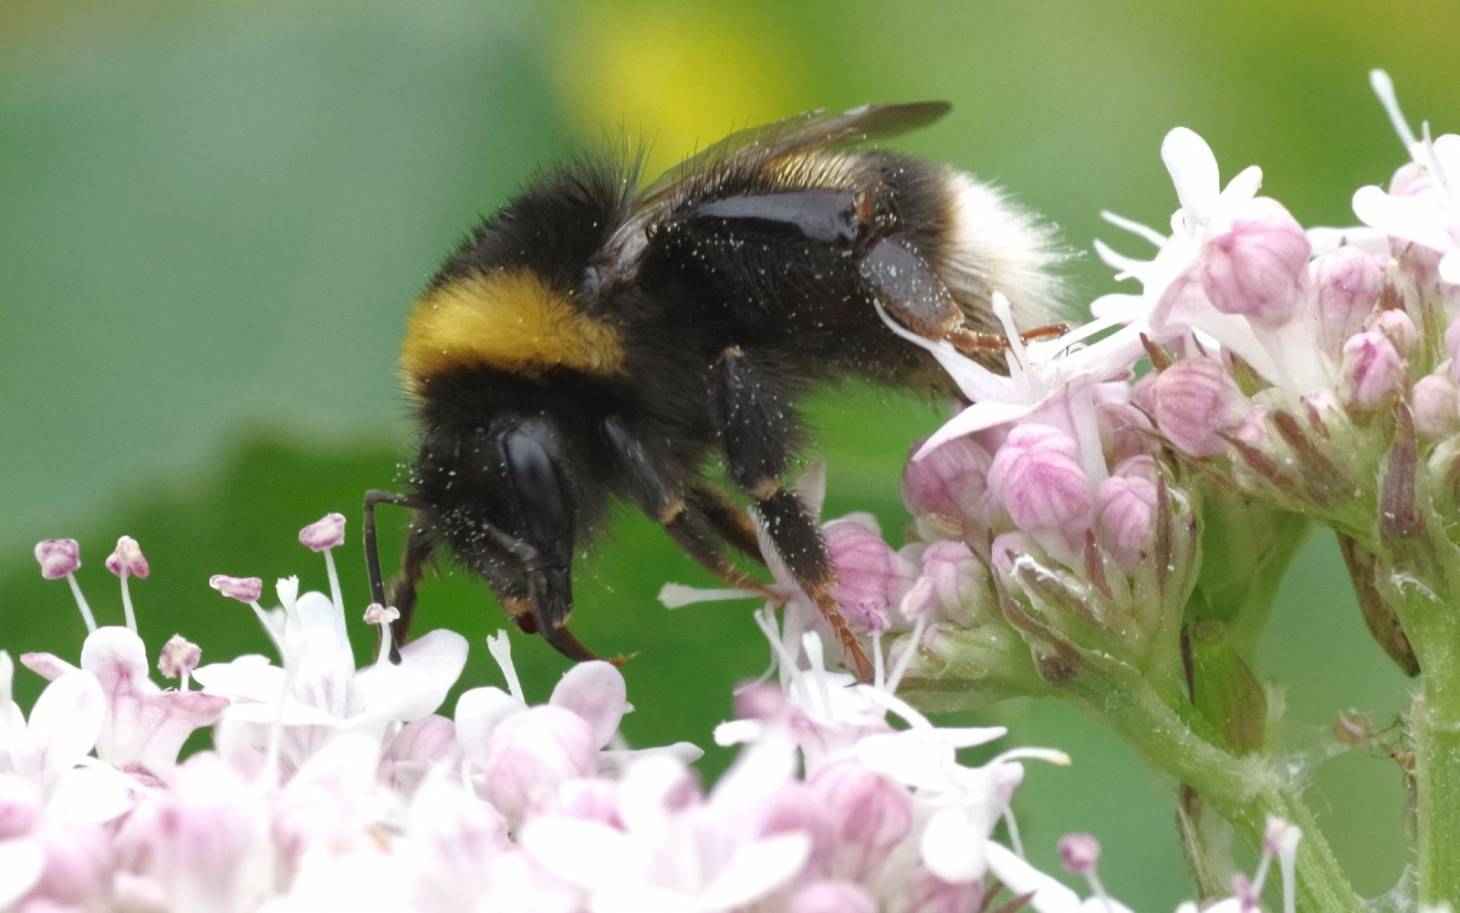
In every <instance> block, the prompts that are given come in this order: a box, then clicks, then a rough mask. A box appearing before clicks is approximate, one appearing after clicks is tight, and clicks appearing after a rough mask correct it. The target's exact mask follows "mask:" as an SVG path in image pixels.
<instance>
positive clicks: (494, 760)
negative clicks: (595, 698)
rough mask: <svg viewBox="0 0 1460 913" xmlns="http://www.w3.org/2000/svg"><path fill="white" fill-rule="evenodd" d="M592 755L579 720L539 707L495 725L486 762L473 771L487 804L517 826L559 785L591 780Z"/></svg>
mask: <svg viewBox="0 0 1460 913" xmlns="http://www.w3.org/2000/svg"><path fill="white" fill-rule="evenodd" d="M597 749H598V746H597V745H595V744H594V741H593V731H592V730H591V729H589V727H588V724H587V723H586V722H584V721H583V719H582V718H581V717H579V716H578V715H577V714H576V713H573V712H571V711H569V710H564V709H563V708H561V707H554V706H552V705H550V704H544V705H541V706H537V707H531V708H529V709H527V710H525V711H522V712H521V713H514V714H512V715H511V716H509V717H507V718H506V719H504V720H502V722H500V723H498V724H497V727H496V729H494V730H493V731H492V735H491V740H490V742H489V744H488V746H487V751H486V756H485V758H484V759H483V760H482V761H481V763H480V764H474V765H473V767H474V768H475V769H476V770H479V771H480V772H481V774H482V777H483V779H484V781H485V784H486V796H487V799H488V800H489V801H491V803H492V804H493V805H495V806H496V807H497V810H498V811H500V812H501V813H502V814H503V815H505V816H506V817H507V818H509V819H512V820H521V818H522V815H523V814H524V813H525V812H526V811H527V810H528V809H529V808H531V807H532V806H534V805H536V804H537V803H540V802H543V801H545V800H547V799H548V798H549V797H550V796H551V795H552V793H553V790H555V789H556V788H557V786H558V784H560V783H563V782H565V781H567V780H571V779H575V778H577V777H587V776H591V775H592V774H593V772H594V763H595V757H596V755H597Z"/></svg>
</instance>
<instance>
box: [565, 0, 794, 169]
mask: <svg viewBox="0 0 1460 913" xmlns="http://www.w3.org/2000/svg"><path fill="white" fill-rule="evenodd" d="M777 35H778V32H777V30H776V29H775V28H773V27H771V24H770V23H767V22H763V21H761V20H759V19H758V18H757V17H756V16H755V15H754V14H753V13H752V12H751V11H749V10H744V9H741V10H738V11H733V12H732V11H722V10H718V9H714V8H707V7H702V6H695V5H679V4H674V5H671V4H667V3H645V2H625V3H582V4H578V5H575V6H574V7H573V8H572V11H571V12H569V13H566V14H565V15H564V18H563V19H562V20H561V27H560V29H559V35H558V41H559V44H558V46H557V59H556V66H555V69H556V72H557V73H558V74H559V78H558V83H559V91H560V92H561V93H562V95H563V98H564V101H565V103H566V106H567V108H568V112H569V114H570V116H571V118H572V121H573V123H575V124H576V125H577V126H578V128H579V129H580V130H581V131H582V132H583V134H584V138H585V139H586V140H589V141H597V140H600V139H602V138H604V137H605V136H608V137H614V136H615V134H616V133H627V135H628V138H629V140H630V142H631V143H638V142H640V141H643V142H644V143H645V144H648V145H649V155H648V159H647V161H646V163H645V165H646V167H645V172H646V177H653V176H655V175H657V174H658V173H659V172H661V171H663V170H664V169H666V168H668V167H670V166H671V165H674V164H675V163H676V162H678V161H679V160H681V159H683V158H684V157H685V156H687V155H689V154H691V153H693V152H694V151H695V150H697V149H702V148H704V147H705V146H708V145H709V144H711V143H713V142H715V141H716V140H718V139H720V138H721V137H723V136H724V135H725V134H727V133H729V132H731V131H732V130H738V129H740V128H742V127H747V126H750V125H752V124H757V123H763V122H765V121H771V120H776V119H779V118H781V117H784V116H786V115H788V114H793V113H795V111H796V108H797V105H796V103H795V99H794V93H793V92H792V91H791V88H790V87H791V86H793V85H795V84H796V80H797V76H798V74H797V73H796V72H794V66H795V59H796V58H795V55H794V54H793V53H791V52H790V50H789V49H788V48H786V47H785V46H784V45H783V44H782V43H781V42H780V40H779V39H778V38H777Z"/></svg>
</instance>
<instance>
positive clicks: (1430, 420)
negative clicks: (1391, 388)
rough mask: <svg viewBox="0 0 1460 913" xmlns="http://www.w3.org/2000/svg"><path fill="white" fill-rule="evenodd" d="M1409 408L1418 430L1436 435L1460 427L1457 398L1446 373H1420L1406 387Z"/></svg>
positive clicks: (1448, 432)
mask: <svg viewBox="0 0 1460 913" xmlns="http://www.w3.org/2000/svg"><path fill="white" fill-rule="evenodd" d="M1409 408H1410V410H1411V411H1413V413H1414V427H1415V428H1416V429H1418V430H1419V433H1420V434H1425V435H1428V436H1430V437H1436V438H1440V437H1449V436H1450V435H1452V434H1454V433H1455V432H1456V431H1460V402H1457V399H1456V390H1455V381H1453V380H1452V379H1451V378H1450V375H1449V374H1431V375H1428V376H1427V377H1421V378H1420V379H1419V382H1418V383H1416V384H1415V385H1414V387H1413V389H1411V390H1410V391H1409Z"/></svg>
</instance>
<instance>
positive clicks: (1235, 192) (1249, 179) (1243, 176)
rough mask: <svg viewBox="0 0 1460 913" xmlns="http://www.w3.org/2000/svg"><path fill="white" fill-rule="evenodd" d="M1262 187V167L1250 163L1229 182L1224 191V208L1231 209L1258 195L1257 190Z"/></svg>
mask: <svg viewBox="0 0 1460 913" xmlns="http://www.w3.org/2000/svg"><path fill="white" fill-rule="evenodd" d="M1261 189H1262V169H1261V168H1259V167H1257V166H1256V165H1248V166H1247V167H1246V168H1243V169H1242V170H1241V171H1240V172H1238V173H1237V176H1236V177H1234V178H1232V180H1230V181H1228V182H1227V187H1226V189H1225V190H1223V191H1222V198H1221V200H1222V208H1223V209H1230V208H1231V207H1233V206H1236V205H1238V204H1240V203H1245V202H1247V201H1248V200H1251V199H1252V198H1253V197H1255V196H1257V191H1259V190H1261Z"/></svg>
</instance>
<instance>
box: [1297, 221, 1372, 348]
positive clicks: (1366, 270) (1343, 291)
mask: <svg viewBox="0 0 1460 913" xmlns="http://www.w3.org/2000/svg"><path fill="white" fill-rule="evenodd" d="M1310 270H1311V271H1312V276H1313V296H1314V298H1313V305H1314V308H1315V310H1316V312H1317V317H1318V342H1319V344H1320V345H1321V346H1322V347H1323V350H1324V351H1326V352H1328V353H1330V354H1331V355H1333V356H1336V355H1338V352H1339V350H1340V349H1341V348H1342V347H1343V343H1344V340H1346V339H1348V338H1349V337H1350V336H1352V335H1353V334H1355V333H1357V332H1359V331H1360V330H1361V329H1363V326H1364V321H1365V320H1367V319H1368V317H1369V315H1370V314H1371V313H1373V310H1374V307H1375V306H1376V305H1377V304H1378V302H1379V290H1380V288H1381V287H1382V286H1383V284H1384V267H1383V265H1382V263H1381V262H1380V260H1379V258H1378V257H1375V256H1374V255H1373V254H1370V253H1367V252H1365V251H1363V250H1360V249H1359V248H1357V247H1340V248H1339V249H1338V250H1336V251H1333V252H1332V253H1328V254H1323V255H1322V256H1320V257H1315V258H1314V259H1313V263H1312V265H1311V266H1310Z"/></svg>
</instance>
